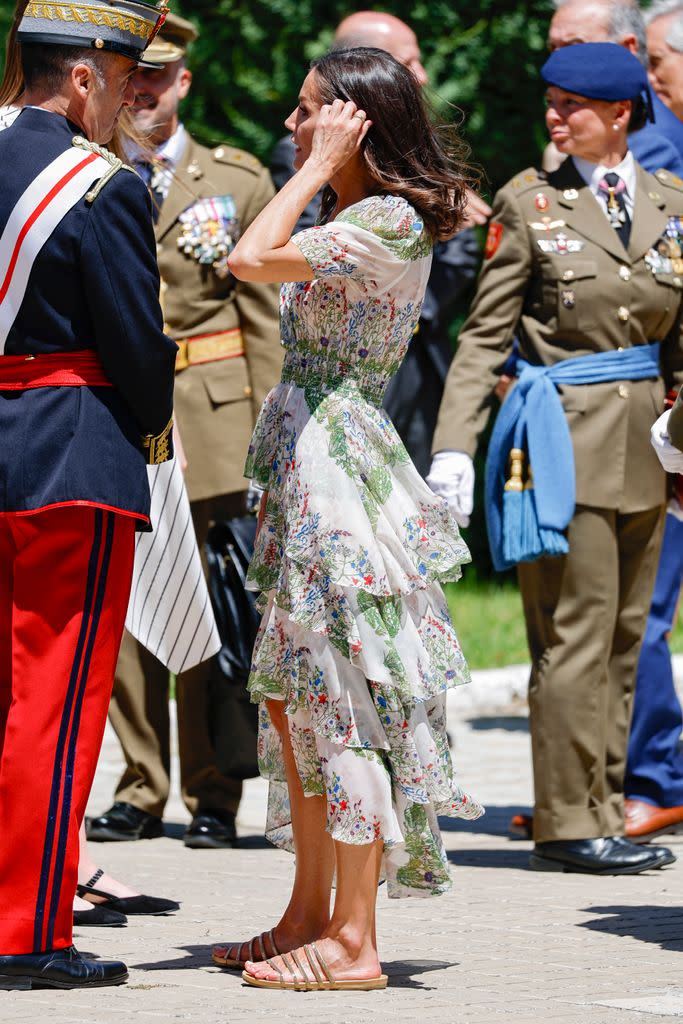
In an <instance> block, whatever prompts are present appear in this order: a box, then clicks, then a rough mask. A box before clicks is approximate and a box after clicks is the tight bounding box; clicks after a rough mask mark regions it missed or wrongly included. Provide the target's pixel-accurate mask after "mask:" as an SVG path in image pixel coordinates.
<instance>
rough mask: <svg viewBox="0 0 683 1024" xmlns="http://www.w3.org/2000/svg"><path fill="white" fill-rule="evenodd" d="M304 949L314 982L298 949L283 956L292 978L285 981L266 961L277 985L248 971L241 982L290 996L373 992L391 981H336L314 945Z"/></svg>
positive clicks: (275, 966)
mask: <svg viewBox="0 0 683 1024" xmlns="http://www.w3.org/2000/svg"><path fill="white" fill-rule="evenodd" d="M301 948H302V949H303V951H304V953H305V954H306V958H307V960H308V966H309V967H310V971H311V973H312V974H313V977H314V978H315V981H311V980H310V979H309V977H308V975H307V973H306V969H305V967H304V965H303V964H302V962H301V960H300V958H299V956H298V955H297V954H298V952H299V950H296V949H293V950H292V951H291V953H281V954H280V958H281V960H282V962H283V964H284V965H285V968H286V969H287V974H288V975H289V978H286V977H285V975H284V973H283V971H281V970H280V968H279V967H278V966H277V964H274V963H273V962H272V961H271V960H270V958H266V959H265V962H266V963H267V964H268V966H269V967H270V968H272V970H274V971H275V973H276V974H277V975H278V981H266V980H265V979H263V978H255V977H254V976H253V974H249V973H248V972H247V971H242V979H243V980H244V981H246V983H247V985H253V986H254V988H274V989H285V990H287V991H289V992H328V991H334V990H337V991H346V992H349V991H352V990H355V991H358V992H372V991H374V990H376V989H384V988H386V987H387V984H388V982H389V979H388V977H387V976H386V974H380V976H379V977H378V978H357V979H351V978H346V979H337V978H335V977H334V975H333V974H332V972H331V970H330V968H329V967H328V966H327V964H326V963H325V959H324V957H323V956H322V954H321V952H320V950H319V949H318V947H317V946H316V944H315V942H311V943H309V944H308V945H305V946H302V947H301ZM287 957H289V960H288V959H287Z"/></svg>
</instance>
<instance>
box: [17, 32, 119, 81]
mask: <svg viewBox="0 0 683 1024" xmlns="http://www.w3.org/2000/svg"><path fill="white" fill-rule="evenodd" d="M110 56H111V55H110V54H108V53H98V52H97V51H96V50H91V49H84V48H82V47H77V46H43V45H41V44H40V43H22V44H21V63H22V70H23V75H24V81H25V83H26V86H27V88H29V89H33V88H38V87H39V88H42V89H46V90H47V91H49V92H56V91H57V90H58V89H59V88H60V86H61V85H62V83H63V82H64V79H65V78H66V77H67V76H68V75H69V74H70V72H71V69H72V68H75V67H76V65H77V64H86V65H87V66H88V67H89V68H90V69H91V70H92V71H93V72H94V74H95V76H96V78H97V83H98V85H100V86H102V85H104V84H105V83H106V76H105V70H104V69H105V66H106V62H107V60H108V58H110Z"/></svg>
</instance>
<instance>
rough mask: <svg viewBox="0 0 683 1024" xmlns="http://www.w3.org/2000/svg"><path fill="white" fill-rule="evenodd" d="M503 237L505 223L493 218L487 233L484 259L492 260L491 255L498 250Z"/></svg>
mask: <svg viewBox="0 0 683 1024" xmlns="http://www.w3.org/2000/svg"><path fill="white" fill-rule="evenodd" d="M502 237H503V225H502V224H500V223H498V221H495V220H492V221H491V223H490V224H489V230H488V234H487V235H486V246H485V248H484V259H487V260H490V259H491V257H492V256H493V255H494V254H495V253H496V252H497V250H498V246H499V245H500V240H501V238H502Z"/></svg>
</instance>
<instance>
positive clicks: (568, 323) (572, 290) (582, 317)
mask: <svg viewBox="0 0 683 1024" xmlns="http://www.w3.org/2000/svg"><path fill="white" fill-rule="evenodd" d="M548 278H549V280H548V285H549V289H548V291H549V295H552V296H553V300H554V302H555V303H556V304H557V325H558V330H560V331H563V330H565V331H576V330H580V331H590V330H594V329H595V327H596V324H597V319H596V314H595V309H596V301H597V299H598V294H597V293H598V290H599V282H598V265H597V263H596V261H595V260H590V259H580V258H578V257H575V256H573V255H570V254H568V255H566V256H556V257H555V259H553V261H552V263H551V264H550V266H549V268H548Z"/></svg>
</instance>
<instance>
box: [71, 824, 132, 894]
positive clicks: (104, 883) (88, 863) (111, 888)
mask: <svg viewBox="0 0 683 1024" xmlns="http://www.w3.org/2000/svg"><path fill="white" fill-rule="evenodd" d="M97 870H98V866H97V864H96V863H95V861H94V860H93V859H92V857H91V856H90V851H89V850H88V843H87V840H86V838H85V822H81V827H80V829H79V831H78V883H79V885H86V884H87V883H88V882H89V881H90V879H91V878H92V876H93V875H94V874H95V872H96V871H97ZM95 888H96V889H102V890H103V891H104V892H108V893H110V895H112V896H116V897H117V898H119V899H120V898H123V899H125V898H126V897H127V896H139V895H140V893H139V892H138V891H137V889H131V888H130V887H129V886H127V885H124V884H123V882H119V881H117V879H115V878H112V877H111V875H107V874H104V875H101V877H100V878H98V880H97V882H96V883H95ZM76 899H78V897H76ZM82 902H83V901H81V903H82ZM101 902H102V899H101V897H99V896H90V897H89V898H88V904H92V903H101ZM75 909H76V910H84V909H85V908H84V907H82V906H81V904H80V903H79V905H78V906H75Z"/></svg>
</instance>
